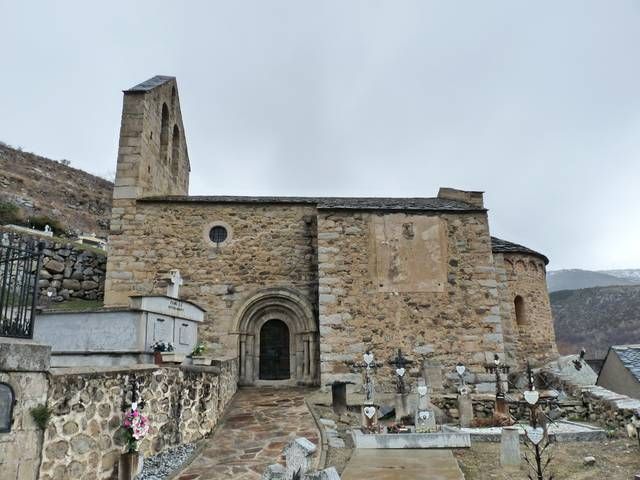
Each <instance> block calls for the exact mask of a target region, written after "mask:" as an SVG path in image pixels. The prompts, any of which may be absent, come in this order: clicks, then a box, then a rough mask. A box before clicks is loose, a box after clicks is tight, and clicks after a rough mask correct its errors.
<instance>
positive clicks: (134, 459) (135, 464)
mask: <svg viewBox="0 0 640 480" xmlns="http://www.w3.org/2000/svg"><path fill="white" fill-rule="evenodd" d="M142 465H143V456H142V455H141V454H140V452H127V453H123V454H122V455H120V460H119V461H118V480H134V479H135V478H136V477H137V476H138V475H139V474H140V473H142Z"/></svg>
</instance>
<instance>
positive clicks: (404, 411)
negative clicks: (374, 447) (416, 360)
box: [389, 349, 413, 422]
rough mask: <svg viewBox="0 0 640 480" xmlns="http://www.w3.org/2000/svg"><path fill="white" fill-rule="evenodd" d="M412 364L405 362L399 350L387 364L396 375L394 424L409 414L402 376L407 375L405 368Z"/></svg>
mask: <svg viewBox="0 0 640 480" xmlns="http://www.w3.org/2000/svg"><path fill="white" fill-rule="evenodd" d="M412 363H413V361H411V360H407V359H406V358H405V357H404V355H402V350H401V349H398V354H397V355H396V357H395V358H394V359H392V360H390V361H389V364H390V365H393V366H394V367H395V374H396V396H395V408H396V422H399V421H400V420H401V419H402V418H403V417H406V416H407V415H409V413H410V412H409V406H408V394H407V389H406V385H405V381H404V376H405V374H406V373H407V369H406V367H407V366H408V365H411V364H412Z"/></svg>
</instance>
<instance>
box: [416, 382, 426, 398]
mask: <svg viewBox="0 0 640 480" xmlns="http://www.w3.org/2000/svg"><path fill="white" fill-rule="evenodd" d="M418 393H419V394H420V396H421V397H424V396H425V395H426V394H427V386H426V385H420V386H419V387H418Z"/></svg>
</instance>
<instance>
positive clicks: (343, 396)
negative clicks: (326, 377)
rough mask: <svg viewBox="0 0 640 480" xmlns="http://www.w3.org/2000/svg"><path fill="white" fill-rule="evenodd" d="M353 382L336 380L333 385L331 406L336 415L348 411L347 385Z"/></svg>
mask: <svg viewBox="0 0 640 480" xmlns="http://www.w3.org/2000/svg"><path fill="white" fill-rule="evenodd" d="M348 384H350V385H353V382H342V381H338V380H336V381H335V382H333V383H330V384H327V385H331V406H332V407H333V411H334V413H335V414H336V415H342V414H343V413H345V412H346V411H347V385H348Z"/></svg>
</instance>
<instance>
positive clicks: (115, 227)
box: [105, 76, 190, 306]
mask: <svg viewBox="0 0 640 480" xmlns="http://www.w3.org/2000/svg"><path fill="white" fill-rule="evenodd" d="M189 172H190V164H189V154H188V150H187V143H186V136H185V131H184V125H183V123H182V114H181V111H180V100H179V97H178V89H177V84H176V79H175V78H174V77H165V76H156V77H153V78H151V79H149V80H147V81H146V82H143V83H141V84H139V85H136V86H135V87H133V88H131V89H129V90H125V91H124V99H123V105H122V121H121V125H120V141H119V146H118V163H117V168H116V180H115V186H114V190H113V203H112V209H111V224H110V232H109V244H108V260H107V274H106V281H105V305H107V306H114V305H126V304H127V303H128V297H129V295H130V294H132V293H133V292H131V285H130V284H131V282H132V281H134V280H135V268H136V262H135V258H134V256H133V255H132V252H131V251H130V247H131V245H132V243H133V238H134V236H135V235H136V234H137V233H139V231H138V230H139V229H138V227H139V224H140V222H141V220H142V218H143V215H142V214H141V213H140V212H139V211H138V208H137V199H139V198H143V197H152V196H166V195H179V196H181V195H187V194H188V191H189Z"/></svg>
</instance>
